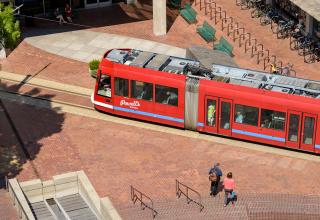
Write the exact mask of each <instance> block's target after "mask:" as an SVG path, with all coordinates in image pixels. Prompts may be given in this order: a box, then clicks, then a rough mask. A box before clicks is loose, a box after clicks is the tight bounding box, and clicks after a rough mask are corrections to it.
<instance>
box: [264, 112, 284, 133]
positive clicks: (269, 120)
mask: <svg viewBox="0 0 320 220" xmlns="http://www.w3.org/2000/svg"><path fill="white" fill-rule="evenodd" d="M285 119H286V113H284V112H278V111H274V110H268V109H261V120H260V127H262V128H270V129H274V130H280V131H284V128H285Z"/></svg>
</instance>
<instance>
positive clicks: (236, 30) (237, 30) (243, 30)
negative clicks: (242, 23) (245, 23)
mask: <svg viewBox="0 0 320 220" xmlns="http://www.w3.org/2000/svg"><path fill="white" fill-rule="evenodd" d="M240 30H242V34H244V32H245V29H244V27H240V28H239V27H238V28H236V29H234V30H233V42H235V41H236V33H238V35H239V34H240V33H239V31H240ZM239 40H240V38H239Z"/></svg>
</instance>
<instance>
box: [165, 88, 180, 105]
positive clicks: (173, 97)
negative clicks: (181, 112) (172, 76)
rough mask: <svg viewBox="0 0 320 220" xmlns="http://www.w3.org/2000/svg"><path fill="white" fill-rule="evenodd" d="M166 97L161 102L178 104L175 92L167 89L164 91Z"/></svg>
mask: <svg viewBox="0 0 320 220" xmlns="http://www.w3.org/2000/svg"><path fill="white" fill-rule="evenodd" d="M166 95H167V99H166V100H164V102H163V103H165V104H169V105H177V104H178V95H177V94H176V93H175V92H172V91H167V92H166Z"/></svg>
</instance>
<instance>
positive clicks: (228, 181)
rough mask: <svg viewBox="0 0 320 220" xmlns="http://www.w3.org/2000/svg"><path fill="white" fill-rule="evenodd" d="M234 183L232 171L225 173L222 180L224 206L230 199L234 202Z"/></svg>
mask: <svg viewBox="0 0 320 220" xmlns="http://www.w3.org/2000/svg"><path fill="white" fill-rule="evenodd" d="M235 186H236V184H235V181H234V179H233V178H232V173H231V172H229V173H228V174H227V177H226V178H224V180H223V187H224V207H226V206H227V205H228V203H229V202H230V201H231V202H232V204H234V201H235V199H236V194H235V191H234V188H235Z"/></svg>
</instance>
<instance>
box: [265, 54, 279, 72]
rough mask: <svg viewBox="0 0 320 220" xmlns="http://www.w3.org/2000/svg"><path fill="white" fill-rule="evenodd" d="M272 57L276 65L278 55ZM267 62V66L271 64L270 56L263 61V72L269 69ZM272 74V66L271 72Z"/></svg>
mask: <svg viewBox="0 0 320 220" xmlns="http://www.w3.org/2000/svg"><path fill="white" fill-rule="evenodd" d="M271 57H272V58H273V63H276V60H277V57H276V55H271ZM266 60H268V63H267V64H270V56H267V57H265V58H264V59H263V70H266V69H267V64H266ZM269 72H271V65H270V71H269Z"/></svg>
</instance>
